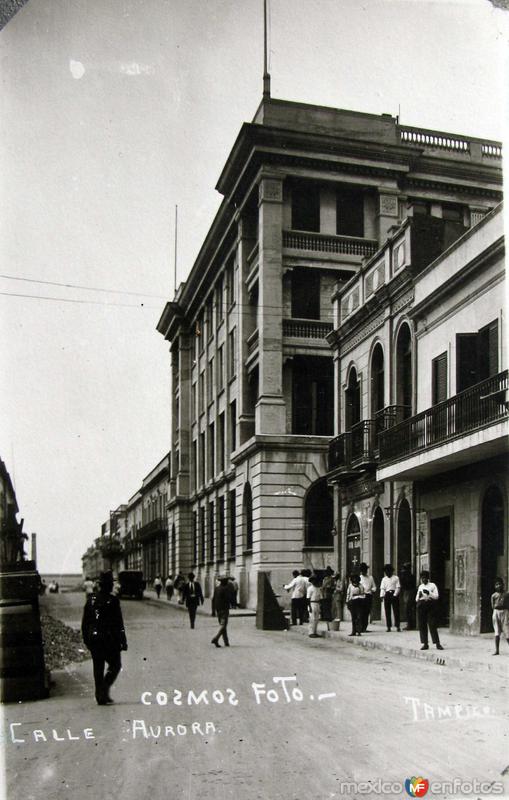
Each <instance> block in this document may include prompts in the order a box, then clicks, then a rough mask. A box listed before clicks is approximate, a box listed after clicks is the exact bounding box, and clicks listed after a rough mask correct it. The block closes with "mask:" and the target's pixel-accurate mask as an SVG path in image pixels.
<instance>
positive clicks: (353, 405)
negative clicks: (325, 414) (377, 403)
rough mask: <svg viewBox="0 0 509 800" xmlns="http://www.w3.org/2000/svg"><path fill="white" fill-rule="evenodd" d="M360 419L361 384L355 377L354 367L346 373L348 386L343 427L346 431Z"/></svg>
mask: <svg viewBox="0 0 509 800" xmlns="http://www.w3.org/2000/svg"><path fill="white" fill-rule="evenodd" d="M360 420H361V384H360V381H359V379H358V377H357V370H356V369H355V367H352V368H351V369H350V372H349V374H348V386H347V389H346V391H345V429H346V430H347V431H348V430H350V428H351V427H352V425H356V424H357V422H360Z"/></svg>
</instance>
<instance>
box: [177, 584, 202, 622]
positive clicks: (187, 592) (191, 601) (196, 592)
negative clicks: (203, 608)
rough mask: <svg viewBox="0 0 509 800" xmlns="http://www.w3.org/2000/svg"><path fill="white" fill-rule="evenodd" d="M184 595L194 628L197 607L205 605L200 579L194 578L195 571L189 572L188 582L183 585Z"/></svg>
mask: <svg viewBox="0 0 509 800" xmlns="http://www.w3.org/2000/svg"><path fill="white" fill-rule="evenodd" d="M182 597H183V600H184V603H185V604H186V608H187V610H188V612H189V622H190V623H191V628H194V621H195V619H196V609H197V608H198V606H199V605H200V604H201V605H203V592H202V590H201V586H200V584H199V583H198V581H195V579H194V572H190V573H189V575H188V576H187V582H186V583H184V585H183V586H182Z"/></svg>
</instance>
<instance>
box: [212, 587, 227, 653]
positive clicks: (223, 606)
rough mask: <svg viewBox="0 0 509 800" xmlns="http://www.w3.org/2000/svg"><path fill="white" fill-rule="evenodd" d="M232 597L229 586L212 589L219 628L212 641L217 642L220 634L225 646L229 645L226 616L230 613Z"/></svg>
mask: <svg viewBox="0 0 509 800" xmlns="http://www.w3.org/2000/svg"><path fill="white" fill-rule="evenodd" d="M231 599H232V591H231V586H230V585H228V586H216V588H215V590H214V609H215V612H216V614H217V619H218V621H219V630H218V632H217V633H216V635H215V636H214V638H213V639H212V641H213V642H214V643H215V642H218V641H219V639H220V638H221V636H222V637H223V641H224V643H225V645H226V647H228V646H229V644H230V643H229V641H228V632H227V626H228V617H229V614H230V603H231Z"/></svg>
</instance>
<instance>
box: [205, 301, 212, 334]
mask: <svg viewBox="0 0 509 800" xmlns="http://www.w3.org/2000/svg"><path fill="white" fill-rule="evenodd" d="M205 324H206V328H207V341H208V340H209V339H210V338H211V337H212V336H213V335H214V300H213V298H212V295H211V296H210V297H209V299H208V300H207V304H206V306H205Z"/></svg>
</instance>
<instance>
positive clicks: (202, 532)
mask: <svg viewBox="0 0 509 800" xmlns="http://www.w3.org/2000/svg"><path fill="white" fill-rule="evenodd" d="M204 563H205V508H204V506H202V507H201V508H200V564H204Z"/></svg>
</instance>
